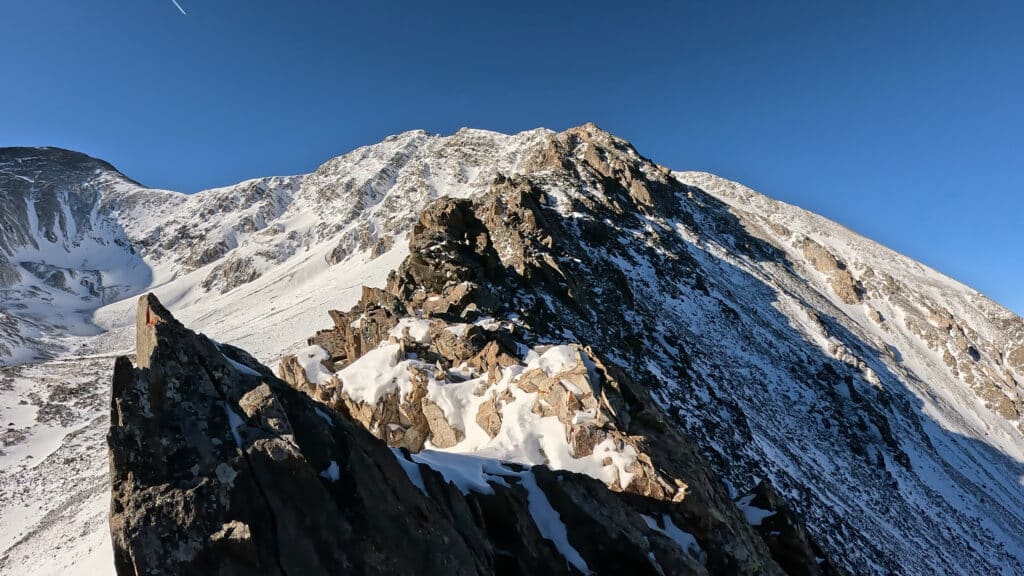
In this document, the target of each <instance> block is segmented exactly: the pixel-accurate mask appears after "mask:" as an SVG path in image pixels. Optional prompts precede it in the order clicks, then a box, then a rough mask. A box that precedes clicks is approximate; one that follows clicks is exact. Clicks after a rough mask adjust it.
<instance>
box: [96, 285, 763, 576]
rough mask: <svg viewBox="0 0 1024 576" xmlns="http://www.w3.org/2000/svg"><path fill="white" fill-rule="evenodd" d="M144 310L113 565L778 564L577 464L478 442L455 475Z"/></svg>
mask: <svg viewBox="0 0 1024 576" xmlns="http://www.w3.org/2000/svg"><path fill="white" fill-rule="evenodd" d="M137 324H138V328H137V330H138V336H137V345H136V362H135V365H134V366H133V365H132V363H131V361H130V360H129V359H128V358H124V357H122V358H119V359H118V360H117V363H116V366H115V371H114V378H113V391H112V397H111V427H110V433H109V436H108V443H109V446H110V473H111V483H112V487H113V494H112V499H111V515H110V526H111V533H112V537H113V541H114V550H115V563H116V569H117V572H118V574H123V575H137V574H148V575H154V574H253V573H259V574H336V573H350V572H355V573H360V574H395V573H407V574H536V573H546V574H580V573H589V572H591V571H597V572H600V573H615V572H621V571H628V572H629V573H634V574H651V575H656V574H657V575H664V574H708V573H712V574H739V573H748V574H754V573H757V574H774V573H780V572H779V571H778V569H777V567H776V566H775V565H774V563H773V562H772V561H771V560H770V559H768V558H767V557H764V556H760V555H759V553H760V552H761V549H760V548H757V547H755V548H752V549H751V550H750V552H751V556H750V557H747V558H743V559H737V558H734V557H730V556H728V555H722V554H721V553H720V551H719V550H718V549H716V548H705V547H703V545H701V544H698V543H697V541H694V542H692V543H690V542H688V541H686V540H685V539H681V538H680V537H679V536H678V534H679V533H680V532H679V528H678V527H677V524H681V523H683V522H685V515H684V514H682V513H681V512H680V510H679V508H680V507H679V506H678V505H676V504H673V503H671V502H667V501H664V500H658V499H651V498H647V499H640V498H638V497H637V496H635V495H627V494H616V493H615V492H611V491H608V490H607V489H606V488H605V487H604V486H602V485H601V484H600V483H599V482H597V481H595V480H592V479H590V478H588V477H586V476H584V475H580V474H573V473H569V472H559V471H550V470H546V469H544V468H543V467H535V468H533V469H530V468H525V467H520V466H515V465H512V464H504V463H501V462H498V461H487V460H485V459H480V458H469V459H468V460H469V461H468V462H464V463H463V465H462V467H461V468H460V467H458V466H455V467H452V466H451V465H450V464H449V467H448V468H445V467H443V466H442V467H441V468H442V470H448V471H451V470H460V471H462V472H464V473H467V472H466V471H467V470H468V471H471V470H472V469H473V467H474V466H476V467H477V470H478V471H477V474H478V476H479V478H480V479H482V480H483V481H484V482H483V484H481V485H476V486H473V485H472V483H470V485H468V486H467V484H466V483H465V477H463V478H461V479H457V480H454V481H452V482H447V481H445V479H444V478H443V477H442V475H441V474H438V473H437V472H435V471H434V470H433V469H432V468H431V467H430V466H424V465H419V464H416V463H415V462H413V461H412V460H411V459H410V458H409V457H408V456H407V455H406V454H407V453H402V452H393V451H392V450H390V449H388V448H387V447H386V446H385V445H384V443H382V442H380V441H379V440H377V439H375V438H373V437H372V436H371V435H369V434H368V433H367V432H365V431H364V430H363V429H362V428H361V427H360V426H358V425H357V424H355V423H354V422H352V421H350V420H348V419H347V418H344V417H342V416H339V415H336V414H332V412H331V411H330V410H327V409H325V408H321V407H320V405H319V404H318V403H317V402H315V401H314V400H313V399H311V398H309V397H308V396H306V395H304V394H302V393H300V392H298V391H296V390H294V389H293V388H291V387H290V386H288V385H287V384H285V383H284V382H282V381H280V380H278V379H277V378H275V377H273V376H272V375H271V374H270V372H269V371H268V370H267V369H266V368H264V367H262V366H260V365H259V364H258V363H257V362H256V361H255V360H253V359H252V357H250V356H249V355H248V354H246V353H245V352H243V351H241V350H239V349H237V348H233V347H230V346H224V345H219V344H217V343H215V342H213V341H211V340H209V339H207V338H205V337H204V336H201V335H198V334H195V333H193V332H190V331H189V330H187V329H186V328H185V327H184V326H182V325H181V324H180V323H179V322H178V321H177V320H175V319H174V318H173V317H172V316H171V314H170V313H169V312H168V311H167V310H166V309H165V308H164V307H163V306H162V305H161V304H160V303H159V302H158V301H157V300H156V298H155V297H154V296H152V295H147V296H144V297H142V298H141V299H140V300H139V306H138V315H137ZM655 518H657V519H658V520H654V519H655ZM734 537H735V535H734ZM698 560H700V561H698Z"/></svg>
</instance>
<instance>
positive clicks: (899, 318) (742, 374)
mask: <svg viewBox="0 0 1024 576" xmlns="http://www.w3.org/2000/svg"><path fill="white" fill-rule="evenodd" d="M499 175H500V177H499ZM517 194H518V195H520V196H522V195H525V196H522V197H529V198H536V202H537V210H536V213H537V214H539V215H540V219H541V220H542V222H541V223H540V224H538V225H537V226H536V227H535V228H533V229H526V230H525V231H524V229H520V228H515V227H512V225H511V224H508V223H507V222H506V220H507V221H512V219H513V216H510V214H513V215H514V214H515V210H511V209H509V208H508V207H509V206H511V204H509V198H513V197H515V198H518V197H520V196H515V195H517ZM0 196H2V203H0V224H2V227H0V297H2V303H0V363H2V364H7V365H8V366H7V367H6V368H2V369H0V406H2V412H0V416H2V417H3V423H4V424H5V425H7V427H6V430H5V432H4V433H3V446H2V447H0V450H2V451H3V452H2V454H0V517H2V518H3V519H4V521H3V522H0V549H2V550H4V552H2V556H0V571H2V572H3V573H10V574H48V573H69V572H74V571H77V572H78V573H95V572H94V570H95V569H100V568H96V567H111V568H110V569H112V566H113V563H112V561H111V560H110V550H109V543H108V542H109V535H107V534H106V515H107V495H108V491H107V488H106V486H107V484H106V451H105V450H104V449H103V446H102V440H101V438H102V435H103V433H104V431H105V429H106V426H107V425H108V419H107V389H108V387H109V383H108V382H109V368H110V366H111V362H112V360H111V358H112V355H113V354H116V353H125V352H128V351H130V350H131V349H132V348H133V345H134V338H135V330H136V326H135V315H134V314H135V312H134V307H135V298H133V297H134V296H136V295H138V294H140V293H142V292H144V291H153V292H154V293H156V294H157V295H158V296H159V298H160V299H161V301H162V302H163V303H164V305H166V306H167V307H168V308H170V309H171V310H173V311H174V314H175V316H176V317H177V318H178V319H179V320H181V321H182V322H184V323H185V324H186V325H189V326H191V327H194V328H196V329H198V330H202V331H203V332H205V333H206V334H207V335H209V336H211V337H213V338H214V339H216V340H219V341H221V342H226V343H230V344H233V345H236V346H239V347H241V348H244V349H246V350H248V351H250V352H251V353H253V354H254V355H255V356H256V357H257V358H258V359H260V360H262V361H264V362H272V361H275V360H277V359H278V358H281V357H283V356H287V355H289V354H294V353H297V352H298V353H300V354H307V355H308V354H311V353H312V354H318V352H316V351H315V350H313V351H312V352H311V351H310V349H308V348H307V342H306V339H307V337H310V336H313V334H314V332H315V331H316V329H317V328H321V327H324V325H325V324H328V323H329V321H328V322H325V320H327V316H326V312H327V310H330V309H336V310H347V309H349V308H350V307H352V306H353V305H355V304H357V301H359V299H360V296H361V295H362V286H363V285H369V286H377V287H383V286H384V285H385V283H386V282H387V281H388V276H389V274H390V273H391V272H392V271H394V270H397V269H398V268H399V267H400V265H402V264H403V262H405V261H407V258H409V257H410V247H409V240H410V233H411V232H412V231H413V229H414V225H416V224H417V222H418V221H420V220H421V219H422V217H423V214H432V212H430V210H429V208H430V207H436V206H438V204H437V200H438V199H439V198H441V197H443V196H447V197H451V198H456V199H465V202H468V204H467V205H466V206H469V207H466V208H459V209H458V210H461V211H463V212H458V211H456V212H457V213H460V214H466V215H468V214H475V215H476V216H474V217H475V218H479V220H480V221H481V222H483V224H482V225H480V227H479V229H474V230H475V232H474V234H477V235H478V237H486V238H489V239H490V240H489V241H490V242H491V245H493V246H494V250H495V256H494V258H496V261H495V262H497V264H494V265H496V266H498V269H499V270H504V271H505V272H504V273H503V274H504V275H499V276H501V277H502V278H504V279H502V280H501V281H498V280H496V279H495V277H493V276H488V277H487V279H486V280H479V281H478V283H479V284H480V285H483V286H490V288H489V290H490V291H491V292H492V295H497V296H498V297H497V300H496V301H495V302H491V303H490V304H485V303H484V302H483V301H481V302H480V305H481V307H485V306H489V307H490V310H491V311H492V312H493V313H494V314H495V315H501V316H502V317H501V318H499V321H503V322H509V323H511V324H512V325H516V326H518V329H520V330H522V331H523V333H524V334H525V336H523V340H522V342H521V345H522V346H523V347H524V350H525V349H528V348H531V347H533V348H536V347H538V346H540V347H542V348H539V349H537V351H535V352H534V354H535V355H536V356H537V357H541V356H543V353H544V350H545V348H543V347H545V346H549V345H553V344H554V345H563V346H564V345H567V344H579V345H584V346H590V347H591V348H592V349H593V350H594V351H595V354H597V355H598V356H600V357H602V358H604V359H606V360H607V361H608V362H610V363H614V364H615V365H617V366H619V367H620V368H621V369H622V370H624V371H625V372H627V373H628V374H629V375H630V377H631V379H632V381H634V382H636V383H637V384H636V387H637V388H638V389H640V390H641V391H642V392H643V394H645V395H648V396H650V398H651V399H652V401H653V404H652V408H651V409H652V410H656V411H657V412H658V415H657V418H658V419H659V420H660V421H664V422H665V423H667V425H668V426H670V427H671V428H672V429H673V430H676V431H678V432H681V433H683V434H684V435H687V436H688V437H689V438H691V439H692V441H693V442H694V444H695V446H696V448H697V449H698V450H699V452H700V453H702V454H703V456H704V457H705V458H707V459H708V460H709V461H710V463H711V467H712V468H713V470H714V473H715V474H717V475H718V476H719V477H721V478H722V479H723V481H724V482H725V483H726V484H727V485H728V486H730V487H731V490H732V492H733V496H734V497H735V498H737V499H738V500H740V501H741V503H742V498H741V496H743V495H744V494H746V493H748V492H749V491H750V490H751V489H752V488H753V487H754V486H756V485H757V484H758V483H759V482H760V481H761V480H764V479H767V480H770V481H771V483H772V484H773V485H774V486H775V487H776V488H777V489H778V491H779V492H780V493H781V494H782V495H783V496H784V497H785V498H786V499H787V501H788V502H789V503H790V504H791V505H792V507H793V508H794V509H795V511H796V512H798V514H799V515H800V516H801V517H803V518H804V519H805V521H806V525H807V529H808V530H809V532H810V533H811V534H812V536H813V537H814V539H815V540H816V541H817V542H819V543H820V544H821V545H822V547H823V548H824V550H825V551H826V552H827V553H828V556H829V558H830V559H832V560H834V561H836V562H837V563H838V564H839V565H841V566H844V567H845V568H846V569H848V570H850V571H851V572H853V573H858V574H861V573H864V574H871V573H877V574H886V573H900V574H977V573H993V574H999V573H1002V574H1020V573H1024V560H1022V559H1024V512H1022V510H1024V487H1022V484H1021V476H1022V474H1024V436H1022V430H1024V424H1022V421H1021V413H1022V412H1024V403H1022V399H1021V398H1022V396H1021V395H1022V394H1024V386H1022V384H1021V382H1024V320H1022V319H1021V318H1019V317H1017V316H1015V315H1014V314H1012V313H1011V312H1009V311H1007V310H1006V309H1005V308H1003V307H1001V306H999V305H998V304H996V303H994V302H992V301H991V300H988V299H987V298H985V297H984V296H983V295H981V294H978V293H977V292H976V291H974V290H972V289H970V288H968V287H966V286H963V285H962V284H960V283H957V282H956V281H954V280H951V279H949V278H946V277H945V276H943V275H941V274H939V273H937V272H935V271H933V270H930V269H928V268H927V267H925V266H923V265H921V264H919V263H916V262H914V261H912V260H910V259H908V258H906V257H904V256H901V255H899V254H896V253H894V252H892V251H890V250H888V249H885V248H884V247H882V246H879V245H877V244H875V243H873V242H871V241H869V240H867V239H864V238H862V237H860V236H858V235H857V234H855V233H853V232H851V231H849V230H846V229H845V228H843V227H841V226H839V225H837V224H835V223H833V222H830V221H828V220H826V219H824V218H821V217H819V216H816V215H814V214H811V213H808V212H806V211H803V210H801V209H799V208H796V207H793V206H789V205H786V204H783V203H780V202H776V201H774V200H771V199H769V198H767V197H765V196H762V195H760V194H758V193H756V192H754V191H751V190H749V189H747V188H744V187H742V186H740V185H738V184H735V183H732V182H729V181H726V180H723V179H721V178H718V177H716V176H712V175H709V174H702V173H690V172H687V173H680V172H671V171H670V170H668V169H667V168H664V167H661V166H658V165H656V164H653V163H651V162H650V161H648V160H646V159H645V158H643V157H642V156H640V155H639V154H638V153H637V152H636V151H635V150H633V149H632V147H631V146H629V144H628V143H626V142H624V141H622V140H620V139H617V138H615V137H614V136H612V135H610V134H607V133H605V132H603V131H601V130H599V129H597V128H596V127H594V126H592V125H587V126H584V127H581V128H577V129H573V130H570V131H567V132H562V133H553V132H550V131H547V130H534V131H530V132H524V133H521V134H517V135H512V136H506V135H501V134H496V133H491V132H484V131H478V130H462V131H460V132H458V133H456V134H454V135H451V136H447V137H443V136H434V135H429V134H427V133H425V132H422V131H417V132H408V133H404V134H401V135H398V136H393V137H390V138H388V139H386V140H385V141H383V142H381V143H379V144H375V145H372V146H367V147H364V148H360V149H357V150H355V151H353V152H351V153H349V154H346V155H344V156H340V157H338V158H335V159H332V160H330V161H328V162H327V163H325V164H324V165H323V166H321V167H320V168H319V169H317V171H316V172H314V173H311V174H307V175H302V176H290V177H273V178H262V179H257V180H250V181H247V182H243V183H241V184H238V185H235V186H230V187H226V188H219V189H214V190H207V191H204V192H200V193H197V194H193V195H184V194H180V193H175V192H169V191H163V190H153V189H148V188H145V187H143V186H141V185H139V184H138V183H136V182H134V181H132V180H130V179H129V178H127V177H125V176H123V175H121V174H120V173H118V172H117V171H116V170H115V169H114V168H113V167H112V166H110V165H109V164H106V163H104V162H102V161H99V160H95V159H92V158H89V157H87V156H84V155H81V154H77V153H74V152H68V151H63V150H57V149H45V148H44V149H24V148H20V149H19V148H16V149H4V150H0ZM453 213H454V212H437V213H436V214H438V216H437V218H438V222H441V223H442V224H443V225H439V229H448V228H452V229H455V228H458V227H459V226H462V225H463V224H462V223H461V220H458V219H454V220H453V219H452V218H453V216H452V215H451V214H453ZM466 217H468V216H466ZM467 238H468V236H467ZM466 242H467V243H468V244H467V245H469V244H472V242H470V241H469V240H466ZM451 249H452V246H451V245H449V244H445V243H443V242H441V243H432V242H426V241H424V242H421V243H420V244H419V245H417V246H414V250H413V252H412V253H411V257H412V258H413V260H416V258H421V259H422V262H425V263H428V264H429V265H428V264H424V265H423V266H425V267H426V268H425V269H432V268H439V269H443V268H444V266H445V265H447V264H451V263H453V262H454V263H459V262H462V263H463V264H465V262H464V260H465V259H466V258H468V257H469V256H468V255H466V254H465V253H463V252H460V251H459V250H455V251H454V252H452V251H451ZM478 257H479V258H482V257H483V256H480V255H478V256H473V258H478ZM489 258H490V257H489ZM416 261H419V260H416ZM474 261H476V260H474ZM446 263H447V264H446ZM492 264H493V262H492ZM470 268H472V267H470ZM403 269H404V270H406V271H408V270H415V269H416V268H415V267H412V268H410V267H408V266H406V267H404V268H403ZM460 269H461V268H460ZM424 278H428V277H426V276H424V277H419V276H417V277H416V279H409V280H408V281H406V282H405V283H404V284H403V283H402V282H399V281H397V280H394V281H393V282H392V285H393V286H414V285H416V283H417V282H420V283H423V282H425V281H426V280H424ZM414 280H415V281H414ZM437 292H438V293H441V292H443V291H442V290H437ZM410 297H411V296H410ZM496 302H499V303H500V304H499V303H496ZM428 307H429V306H428ZM414 320H416V318H410V319H409V322H413V321H414ZM388 345H389V344H388V343H386V342H385V343H382V344H381V346H388ZM364 352H365V351H364ZM524 354H525V352H524ZM521 360H522V362H523V365H524V367H526V366H528V365H529V362H530V361H531V360H530V359H528V358H527V357H526V356H524V357H523V358H522V359H521ZM314 364H315V363H314ZM395 365H396V363H395V362H391V363H386V366H384V367H383V368H381V367H380V365H378V369H380V370H385V369H386V370H393V369H394V367H395ZM314 368H315V366H314ZM345 369H347V368H344V367H341V366H339V372H341V371H344V370H345ZM524 369H525V368H524ZM324 370H328V369H327V368H324ZM331 377H332V375H331V374H330V372H329V371H328V373H327V374H326V375H321V376H315V378H313V380H317V379H320V378H324V379H325V381H326V380H329V379H330V378H331ZM510 378H511V376H510ZM343 381H344V377H343V376H340V377H339V379H338V380H335V382H336V383H337V382H343ZM438 382H439V384H438V386H442V385H443V382H444V380H439V381H438ZM315 383H317V384H319V382H315ZM335 385H336V384H335ZM371 388H372V387H371ZM341 389H342V390H344V389H345V387H344V384H342V386H341ZM362 390H363V393H364V395H363V396H362V397H361V399H362V400H363V401H367V400H373V401H377V400H379V398H380V397H382V396H381V395H380V394H377V391H375V390H372V389H371V390H369V391H367V390H366V389H365V386H364V389H362ZM448 390H449V392H450V391H451V389H448ZM510 390H512V391H510V392H509V394H512V392H513V391H514V390H513V389H510ZM515 393H516V394H518V392H515ZM366 394H369V396H367V395H366ZM441 396H444V395H443V394H442V395H440V396H438V398H440V397H441ZM457 400H458V399H452V398H448V397H446V400H445V401H444V402H442V401H440V400H439V406H441V407H445V406H447V407H449V409H448V411H447V412H445V414H444V416H445V417H446V418H447V421H449V423H450V424H452V423H454V424H456V425H455V426H454V428H461V429H460V432H461V434H462V435H463V436H462V438H463V439H462V440H459V442H457V443H456V444H455V445H453V446H450V447H448V448H445V449H444V450H448V451H456V452H466V451H469V452H471V453H472V452H476V451H478V450H481V449H483V448H482V446H483V444H486V443H483V444H482V443H481V442H482V440H481V439H483V438H485V436H480V433H481V430H478V429H477V428H475V426H477V424H476V422H477V421H478V420H476V417H477V413H478V411H479V409H480V406H478V405H477V404H473V406H472V407H471V408H472V412H474V413H468V412H467V413H465V414H463V413H462V412H459V415H458V417H457V418H456V417H455V414H456V411H454V410H455V408H454V407H455V406H457V405H459V403H458V401H457ZM445 402H447V404H446V403H445ZM370 404H371V405H372V404H373V402H370ZM459 410H462V411H465V410H467V408H466V406H463V407H462V408H460V409H459ZM442 411H443V410H442ZM528 413H529V410H526V411H525V412H524V413H523V414H522V416H523V417H522V418H520V419H519V421H520V422H521V427H522V428H521V429H516V430H505V431H501V430H499V432H500V434H499V436H501V435H504V436H502V437H505V438H513V439H514V438H519V437H518V436H515V435H516V434H519V433H521V432H523V430H524V429H527V428H529V427H531V426H536V425H538V423H537V422H534V421H531V420H530V418H528V417H526V415H527V414H528ZM456 420H457V422H456ZM8 423H9V424H8ZM453 433H454V432H453ZM467 438H469V439H473V442H474V444H473V447H470V446H469V444H466V443H465V442H466V439H467ZM505 444H506V448H509V446H508V445H510V444H513V442H512V441H511V440H507V441H506V442H505ZM435 447H436V446H435ZM494 447H495V445H494V444H493V443H492V444H491V446H490V447H489V448H488V449H490V450H491V452H490V453H491V454H496V455H497V456H498V457H501V458H503V459H515V452H514V451H509V450H506V451H505V452H501V453H500V454H498V453H495V452H494V450H493V448H494ZM518 448H520V449H525V448H523V447H522V446H519V447H518ZM570 456H571V451H570ZM613 456H614V457H613ZM609 457H612V460H613V461H614V460H615V459H616V458H619V456H615V454H610V455H609ZM524 463H533V462H524ZM541 463H547V464H549V465H551V466H553V467H559V466H558V465H556V464H555V463H554V462H552V461H551V460H550V458H549V459H547V461H546V462H541ZM573 465H575V464H573V463H572V462H569V463H568V464H564V465H563V466H562V467H565V466H570V467H571V466H573ZM567 469H571V468H567ZM624 470H625V469H624V468H623V469H622V470H620V471H619V472H617V473H616V475H617V477H619V478H620V479H621V478H622V476H624V474H625V472H624ZM595 474H596V475H598V476H600V475H601V474H605V472H604V471H598V472H595ZM619 488H622V486H620V487H619ZM569 536H570V538H571V537H572V534H569ZM54 542H61V543H62V546H61V548H60V551H59V553H55V552H54V546H53V543H54Z"/></svg>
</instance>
